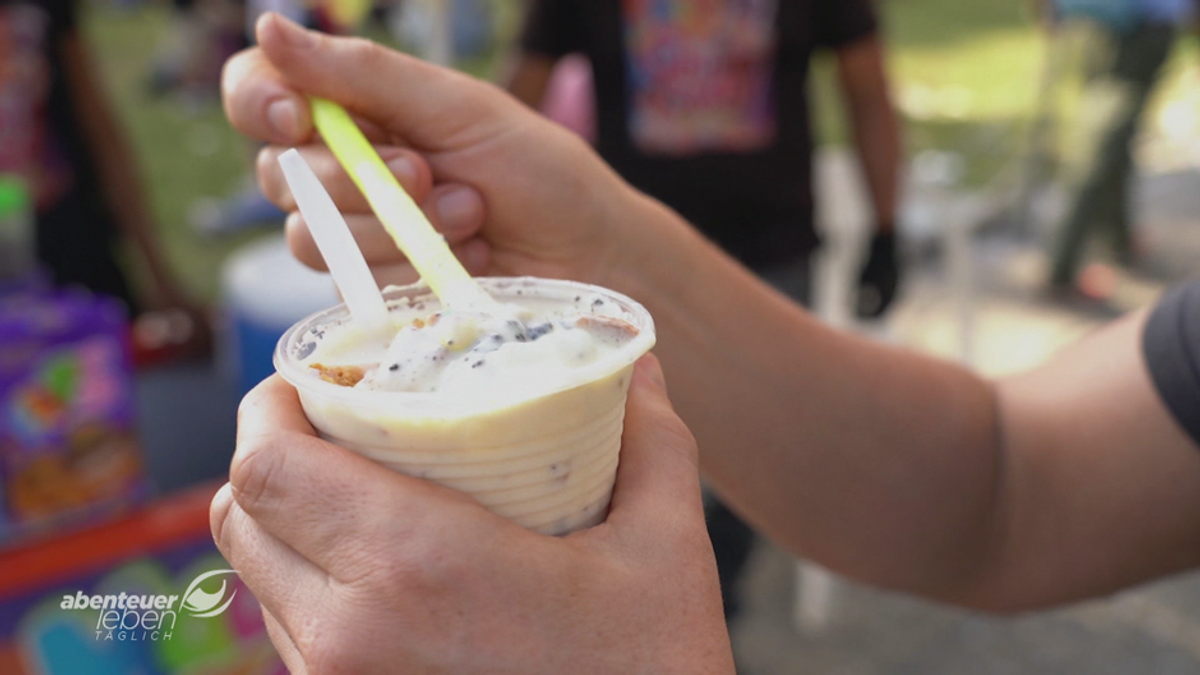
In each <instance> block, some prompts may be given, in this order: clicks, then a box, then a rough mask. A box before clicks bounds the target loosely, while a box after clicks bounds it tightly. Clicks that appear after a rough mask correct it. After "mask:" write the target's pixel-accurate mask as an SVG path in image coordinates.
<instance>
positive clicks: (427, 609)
mask: <svg viewBox="0 0 1200 675" xmlns="http://www.w3.org/2000/svg"><path fill="white" fill-rule="evenodd" d="M632 379H633V382H632V384H631V385H630V391H629V402H628V406H627V408H626V417H625V432H624V435H623V437H622V447H621V463H620V468H619V469H618V474H617V483H616V487H615V490H614V493H613V499H612V507H611V510H610V511H609V514H608V519H607V521H606V522H605V523H603V524H601V525H599V526H596V527H594V528H591V529H588V530H584V531H580V532H576V533H574V534H571V535H569V536H567V537H563V538H555V537H548V536H543V535H538V534H535V533H533V532H530V531H528V530H525V529H523V528H521V527H519V526H517V525H515V524H513V523H511V522H509V521H507V520H504V519H503V518H500V517H499V516H496V515H493V514H492V513H490V512H489V511H487V510H485V509H484V508H483V507H482V506H480V505H479V504H478V502H476V501H474V500H473V499H471V498H470V497H467V496H465V495H463V494H460V493H458V492H454V491H452V490H449V489H446V488H442V487H440V486H437V485H434V484H433V483H429V482H426V481H422V480H419V479H415V478H409V477H407V476H404V475H401V474H398V473H395V472H393V471H390V470H388V469H386V468H384V467H382V466H380V465H378V464H376V463H374V462H372V461H370V460H368V459H365V458H363V457H361V456H359V455H356V454H354V453H352V452H349V451H347V450H344V449H342V448H339V447H337V446H334V445H331V444H330V443H327V442H325V441H323V440H321V439H320V438H318V437H317V436H316V434H315V432H314V431H313V429H312V427H311V426H309V423H308V421H307V420H306V419H305V417H304V413H303V411H302V410H301V408H300V404H299V401H298V399H297V397H296V392H295V390H294V389H293V388H292V387H291V386H289V385H288V384H286V383H285V382H284V381H283V380H281V379H280V378H279V377H278V376H276V377H272V378H271V379H269V380H267V381H266V382H264V383H263V384H261V385H259V386H258V387H257V388H256V389H255V390H254V391H252V392H250V394H249V395H247V396H246V399H245V400H244V401H243V402H242V407H241V410H240V411H239V420H238V447H237V452H236V454H235V455H234V459H233V466H232V470H231V471H230V484H229V485H227V486H225V488H223V489H222V490H221V491H220V492H219V493H218V494H217V496H216V497H215V498H214V499H213V504H212V512H211V518H212V529H213V537H214V538H215V540H216V542H217V545H218V546H219V547H220V549H221V552H222V553H223V554H224V555H225V557H226V558H227V559H228V560H229V562H230V564H231V565H232V566H233V567H234V568H235V569H237V570H238V571H239V572H240V573H241V576H242V579H243V580H244V581H245V582H246V584H247V586H249V588H250V590H252V591H253V592H254V594H255V596H257V598H258V599H259V601H260V602H261V603H262V606H263V615H264V617H265V619H266V621H267V627H268V630H269V632H270V635H271V639H272V641H273V642H274V643H275V646H276V647H277V648H278V649H279V652H280V654H281V655H282V657H283V659H284V661H285V662H286V664H287V666H288V667H289V668H290V669H291V671H292V672H293V673H325V672H335V671H336V672H347V673H446V672H452V673H460V674H465V675H469V674H470V673H488V674H489V675H492V674H498V673H523V674H527V673H534V674H536V673H555V674H558V673H622V674H625V673H654V674H656V675H658V674H668V673H689V674H692V673H727V674H728V673H732V672H733V660H732V655H731V652H730V647H729V639H728V635H727V633H726V631H725V623H724V619H723V617H722V612H721V596H720V589H719V587H718V584H717V574H716V563H715V560H714V558H713V552H712V547H711V545H710V544H709V541H708V535H707V532H706V530H705V526H704V514H703V508H702V506H701V500H700V484H699V478H698V474H697V466H696V462H697V459H696V444H695V441H694V440H693V439H692V437H691V434H690V433H689V432H688V430H687V427H685V426H684V425H683V423H682V422H681V421H680V420H679V418H678V417H677V416H676V415H675V413H674V411H673V410H672V408H671V403H670V401H669V400H668V399H667V394H666V391H665V388H664V385H663V380H662V372H661V371H660V370H659V367H658V363H657V360H655V359H654V357H652V356H651V357H645V358H643V359H642V360H641V361H639V363H638V364H637V366H636V368H635V371H634V376H633V378H632Z"/></svg>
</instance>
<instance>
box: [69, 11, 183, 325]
mask: <svg viewBox="0 0 1200 675" xmlns="http://www.w3.org/2000/svg"><path fill="white" fill-rule="evenodd" d="M61 49H62V57H63V63H64V65H65V68H66V73H67V82H68V85H69V86H70V87H71V90H72V93H73V94H74V98H75V101H76V105H77V106H78V113H79V115H78V121H79V123H80V125H81V126H82V128H83V133H84V137H85V138H86V140H87V143H88V147H89V148H90V150H91V153H92V157H93V159H94V161H95V162H96V168H97V171H98V173H99V178H100V182H101V186H102V188H103V192H104V195H105V197H106V198H107V200H108V205H109V207H110V208H111V209H112V212H113V215H114V216H115V217H116V220H117V223H118V226H119V227H120V228H121V232H122V234H123V235H124V236H125V237H127V238H129V240H131V241H132V242H133V243H134V246H135V248H136V250H137V252H138V254H139V257H140V258H141V260H142V262H143V263H144V264H145V266H146V269H147V271H148V272H149V273H150V279H151V281H152V282H153V283H154V288H153V289H151V298H150V301H151V302H152V303H153V304H159V305H179V304H186V296H185V294H184V293H183V290H182V289H181V288H180V287H179V284H178V282H177V281H176V280H175V277H174V275H173V274H172V273H171V270H170V267H169V265H168V262H167V258H166V256H165V254H164V253H163V251H162V248H161V245H160V243H159V240H158V237H157V236H156V233H155V231H154V223H153V220H152V219H151V217H150V214H149V212H148V211H147V209H146V192H145V189H144V187H143V184H142V181H141V177H140V176H139V175H138V172H137V164H136V162H135V160H134V157H133V153H132V151H131V149H130V146H129V143H128V141H127V140H126V138H125V134H124V133H123V131H122V129H121V127H120V125H119V124H118V123H117V120H116V119H115V117H114V116H113V113H112V109H111V107H110V106H109V104H108V101H106V100H105V98H104V94H103V92H102V91H101V90H100V87H99V83H98V80H97V77H96V74H95V73H94V71H93V69H92V66H91V65H90V63H89V58H88V55H87V53H86V50H85V48H84V45H83V42H82V39H81V38H80V36H79V34H78V33H76V32H71V33H69V34H67V35H66V36H64V38H63V40H62V46H61Z"/></svg>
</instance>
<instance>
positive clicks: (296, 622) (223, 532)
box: [209, 483, 329, 646]
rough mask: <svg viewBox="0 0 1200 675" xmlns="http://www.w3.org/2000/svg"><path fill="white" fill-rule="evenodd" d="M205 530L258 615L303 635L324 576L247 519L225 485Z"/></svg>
mask: <svg viewBox="0 0 1200 675" xmlns="http://www.w3.org/2000/svg"><path fill="white" fill-rule="evenodd" d="M209 524H210V527H211V528H212V534H213V541H215V542H216V544H217V548H218V549H220V551H221V555H223V556H224V557H225V560H227V561H229V564H230V566H232V567H233V569H235V570H237V572H238V576H240V577H241V578H242V581H244V582H245V583H246V587H247V588H249V589H250V591H251V592H252V593H254V597H255V598H256V599H257V600H258V602H259V604H261V605H262V607H263V609H264V610H265V611H269V612H270V613H271V614H272V615H273V616H275V617H276V618H278V619H280V621H281V625H282V627H283V628H284V632H286V633H288V634H289V635H290V636H297V635H301V636H302V635H303V633H298V632H297V631H304V630H307V625H308V624H307V617H308V613H309V612H311V611H312V608H314V607H320V606H322V605H323V604H324V601H325V600H326V598H324V589H326V588H327V587H328V584H329V576H328V575H327V574H326V573H325V572H323V571H321V570H320V569H318V568H317V567H316V566H315V565H313V564H312V563H311V562H309V561H308V560H305V559H304V558H303V557H302V556H301V555H300V554H298V553H297V552H296V551H294V550H292V549H291V548H289V547H288V546H287V545H285V544H284V543H283V542H281V541H280V540H279V539H277V538H276V537H274V536H272V535H271V534H270V533H269V532H267V531H266V530H265V529H263V528H262V526H260V525H259V524H258V523H256V522H255V521H254V520H253V519H251V518H250V516H249V515H247V514H246V512H245V511H244V510H243V509H242V508H241V506H240V505H238V503H237V501H236V500H235V499H234V496H233V491H232V489H231V486H230V485H229V484H228V483H226V484H225V486H224V487H222V488H221V489H220V490H218V491H217V494H216V495H215V496H214V497H213V500H212V505H211V506H210V507H209ZM293 639H294V638H291V637H289V642H291V641H292V640H293ZM278 644H279V643H276V645H277V646H278Z"/></svg>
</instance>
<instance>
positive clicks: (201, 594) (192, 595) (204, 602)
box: [183, 570, 237, 619]
mask: <svg viewBox="0 0 1200 675" xmlns="http://www.w3.org/2000/svg"><path fill="white" fill-rule="evenodd" d="M222 574H237V570H213V571H211V572H205V573H204V574H201V575H200V576H198V577H196V578H195V580H193V581H192V583H191V585H189V586H188V588H187V590H186V591H184V593H183V608H184V609H186V610H187V611H188V612H189V613H190V614H191V615H192V616H197V617H200V618H202V619H206V618H208V617H210V616H217V615H218V614H221V613H222V612H224V611H225V610H226V609H228V608H229V603H231V602H233V597H234V596H235V595H237V589H234V590H233V592H231V593H230V594H229V597H228V598H226V597H225V592H226V590H228V584H227V583H226V582H225V580H224V579H222V580H221V587H220V588H218V589H217V590H216V591H213V592H211V593H210V592H208V591H206V590H204V589H203V588H200V584H202V583H203V582H205V581H207V580H208V579H211V578H213V577H216V576H220V575H222ZM222 600H224V602H222Z"/></svg>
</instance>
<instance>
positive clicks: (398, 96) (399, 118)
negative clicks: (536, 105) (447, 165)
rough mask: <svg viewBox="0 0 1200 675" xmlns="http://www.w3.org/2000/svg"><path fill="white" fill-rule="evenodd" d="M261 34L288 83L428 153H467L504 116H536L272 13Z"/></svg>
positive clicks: (490, 90) (468, 83) (490, 93)
mask: <svg viewBox="0 0 1200 675" xmlns="http://www.w3.org/2000/svg"><path fill="white" fill-rule="evenodd" d="M255 33H256V36H257V39H258V44H259V45H260V47H261V49H262V50H263V53H264V54H265V55H266V57H267V59H269V60H270V62H271V63H272V64H273V65H274V66H275V68H276V69H277V72H278V73H279V74H280V75H281V76H282V78H283V81H284V82H286V83H288V84H290V85H291V86H292V87H294V88H296V89H297V90H299V91H303V92H305V93H310V94H315V95H317V96H323V97H326V98H329V99H332V100H334V101H337V102H339V103H341V104H342V105H344V106H346V107H347V108H349V109H350V110H352V111H355V112H358V113H361V114H363V115H365V116H366V117H368V118H370V119H373V120H375V121H376V122H378V123H380V124H381V125H383V126H384V127H386V128H388V129H389V130H392V131H394V132H397V133H400V134H402V135H403V136H404V137H405V138H406V139H407V140H408V141H409V142H411V143H412V144H413V145H414V146H416V147H418V148H420V149H423V150H451V149H457V148H461V147H466V146H468V145H470V144H472V143H474V142H475V141H477V140H479V139H481V138H485V137H487V136H489V135H491V134H492V133H493V132H495V131H497V128H498V126H499V125H501V124H505V120H504V119H503V118H504V116H506V115H509V114H524V115H527V116H532V113H530V112H528V111H526V110H524V109H523V107H522V106H520V105H519V104H517V103H516V102H515V101H514V100H512V99H511V98H510V97H508V96H506V95H505V94H503V93H502V92H501V91H500V90H499V89H497V88H496V87H494V86H492V85H488V84H485V83H483V82H480V81H479V80H476V79H474V78H472V77H469V76H467V75H463V74H461V73H457V72H455V71H452V70H448V69H445V68H439V67H437V66H434V65H432V64H429V63H425V62H423V61H421V60H419V59H416V58H414V57H411V56H407V55H405V54H401V53H399V52H396V51H392V50H389V49H386V48H384V47H381V46H379V45H377V44H374V43H372V42H370V41H368V40H363V39H359V38H343V37H335V36H330V35H324V34H321V33H318V32H316V31H310V30H307V29H304V28H302V27H300V26H299V25H297V24H295V23H293V22H291V21H289V20H287V19H285V18H283V17H282V16H280V15H278V14H274V13H268V14H265V15H263V16H262V17H260V18H259V20H258V23H257V25H256V30H255ZM381 83H387V84H386V86H381ZM501 112H503V113H504V115H500V114H498V113H501Z"/></svg>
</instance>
